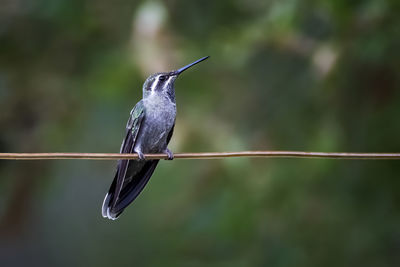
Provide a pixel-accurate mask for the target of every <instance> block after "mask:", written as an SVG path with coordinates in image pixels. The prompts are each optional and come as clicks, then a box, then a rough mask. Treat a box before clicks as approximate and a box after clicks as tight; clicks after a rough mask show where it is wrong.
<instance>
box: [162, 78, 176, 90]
mask: <svg viewBox="0 0 400 267" xmlns="http://www.w3.org/2000/svg"><path fill="white" fill-rule="evenodd" d="M173 78H174V77H173V76H169V78H168V80H167V82H166V83H165V84H164V87H163V89H164V90H166V89H167V88H168V86H169V85H170V84H171V81H172V79H173Z"/></svg>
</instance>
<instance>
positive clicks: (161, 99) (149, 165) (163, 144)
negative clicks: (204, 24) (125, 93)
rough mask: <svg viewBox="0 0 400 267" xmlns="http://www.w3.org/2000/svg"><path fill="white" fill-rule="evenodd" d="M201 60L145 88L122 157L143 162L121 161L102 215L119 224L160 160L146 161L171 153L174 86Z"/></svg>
mask: <svg viewBox="0 0 400 267" xmlns="http://www.w3.org/2000/svg"><path fill="white" fill-rule="evenodd" d="M207 58H208V57H204V58H201V59H199V60H197V61H195V62H193V63H191V64H189V65H186V66H185V67H183V68H181V69H179V70H177V71H172V72H162V73H156V74H153V75H151V76H150V77H148V78H147V80H146V81H145V83H144V85H143V99H142V100H141V101H139V102H138V103H137V104H136V105H135V107H134V108H133V109H132V111H131V113H130V117H129V120H128V123H127V125H126V136H125V139H124V141H123V142H122V146H121V149H120V153H137V154H138V156H139V160H119V161H118V165H117V171H116V174H115V178H114V181H113V183H112V184H111V187H110V189H109V191H108V193H107V195H106V197H105V198H104V202H103V207H102V215H103V217H105V218H109V219H112V220H115V219H117V218H118V216H119V215H120V214H121V213H122V212H123V210H124V209H125V208H126V207H127V206H128V205H129V204H130V203H131V202H132V201H133V200H135V198H136V197H137V196H138V195H139V194H140V192H141V191H142V190H143V188H144V187H145V185H146V184H147V182H148V180H149V179H150V177H151V175H152V174H153V172H154V169H155V168H156V166H157V164H158V162H159V160H146V159H145V157H144V154H146V153H167V154H168V158H169V159H173V154H172V152H171V151H170V150H169V149H168V148H167V146H168V143H169V141H170V139H171V137H172V133H173V129H174V126H175V117H176V104H175V88H174V82H175V80H176V78H177V77H178V76H179V74H181V73H182V72H183V71H184V70H186V69H188V68H190V67H191V66H193V65H195V64H197V63H199V62H201V61H203V60H205V59H207Z"/></svg>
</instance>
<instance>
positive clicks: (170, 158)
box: [164, 148, 174, 160]
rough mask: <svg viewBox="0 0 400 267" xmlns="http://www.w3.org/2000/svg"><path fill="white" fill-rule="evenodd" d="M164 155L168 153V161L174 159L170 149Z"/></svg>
mask: <svg viewBox="0 0 400 267" xmlns="http://www.w3.org/2000/svg"><path fill="white" fill-rule="evenodd" d="M164 153H166V154H167V155H168V158H167V160H173V159H174V153H172V151H171V150H169V149H168V148H166V149H165V151H164Z"/></svg>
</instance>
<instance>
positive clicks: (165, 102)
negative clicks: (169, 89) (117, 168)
mask: <svg viewBox="0 0 400 267" xmlns="http://www.w3.org/2000/svg"><path fill="white" fill-rule="evenodd" d="M144 106H145V117H144V119H143V122H142V125H141V130H140V132H139V136H138V140H137V141H138V142H137V144H138V145H140V146H141V148H142V151H143V152H145V153H146V152H147V153H157V152H162V151H163V150H164V149H165V148H166V147H167V136H168V134H169V132H170V131H171V129H172V127H173V126H174V123H175V117H176V105H175V103H172V102H171V101H170V100H169V99H167V98H165V97H159V96H154V97H152V96H151V97H148V98H147V99H145V100H144Z"/></svg>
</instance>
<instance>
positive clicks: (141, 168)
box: [102, 160, 159, 220]
mask: <svg viewBox="0 0 400 267" xmlns="http://www.w3.org/2000/svg"><path fill="white" fill-rule="evenodd" d="M158 161H159V160H149V161H146V162H145V163H143V162H140V161H135V160H131V161H129V167H128V170H127V172H126V177H125V179H124V182H123V186H122V189H121V191H120V192H119V194H118V195H115V191H116V188H115V187H116V183H117V178H118V171H117V173H116V174H115V178H114V181H113V183H112V184H111V187H110V190H109V191H108V193H107V195H106V197H105V198H104V202H103V208H102V214H103V217H104V218H109V219H112V220H115V219H117V218H118V216H119V215H120V214H121V213H122V212H123V211H124V209H125V208H126V207H127V206H128V205H129V204H130V203H131V202H132V201H134V200H135V198H136V197H137V196H138V195H139V194H140V192H142V190H143V188H144V187H145V186H146V184H147V182H148V181H149V179H150V177H151V175H152V174H153V172H154V169H155V168H156V167H157V164H158ZM115 197H116V198H117V200H116V201H115V200H114V198H115ZM113 202H114V203H115V204H114V205H112V203H113Z"/></svg>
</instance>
